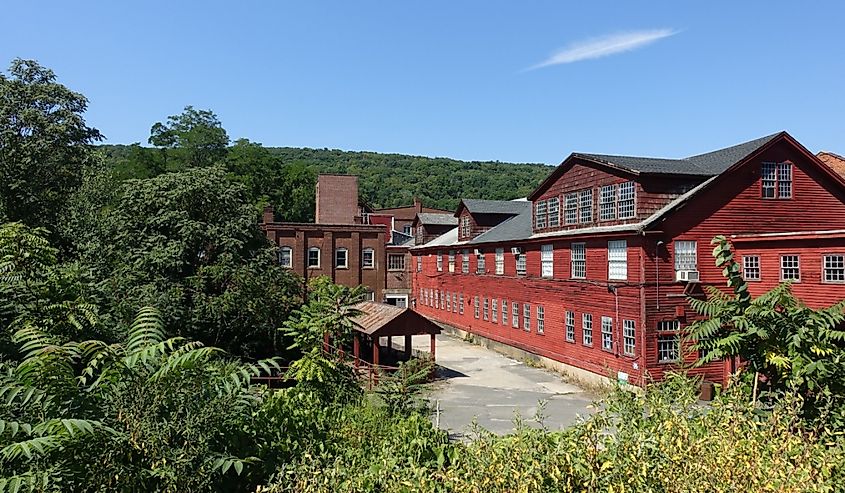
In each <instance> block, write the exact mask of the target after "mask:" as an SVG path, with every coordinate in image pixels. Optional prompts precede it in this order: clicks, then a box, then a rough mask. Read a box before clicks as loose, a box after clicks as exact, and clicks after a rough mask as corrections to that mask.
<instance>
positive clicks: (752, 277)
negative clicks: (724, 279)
mask: <svg viewBox="0 0 845 493" xmlns="http://www.w3.org/2000/svg"><path fill="white" fill-rule="evenodd" d="M742 275H743V277H744V278H745V280H746V281H759V280H760V257H759V256H757V255H746V256H744V257H742Z"/></svg>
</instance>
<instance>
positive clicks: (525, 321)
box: [522, 303, 531, 332]
mask: <svg viewBox="0 0 845 493" xmlns="http://www.w3.org/2000/svg"><path fill="white" fill-rule="evenodd" d="M522 329H523V330H525V332H531V305H530V304H529V303H523V304H522Z"/></svg>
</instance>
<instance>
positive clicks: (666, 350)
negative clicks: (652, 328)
mask: <svg viewBox="0 0 845 493" xmlns="http://www.w3.org/2000/svg"><path fill="white" fill-rule="evenodd" d="M680 330H681V322H680V321H678V320H661V321H660V322H658V323H657V361H659V362H661V363H671V362H674V361H678V360H679V359H680V356H681V340H680V336H679V334H678V332H679V331H680Z"/></svg>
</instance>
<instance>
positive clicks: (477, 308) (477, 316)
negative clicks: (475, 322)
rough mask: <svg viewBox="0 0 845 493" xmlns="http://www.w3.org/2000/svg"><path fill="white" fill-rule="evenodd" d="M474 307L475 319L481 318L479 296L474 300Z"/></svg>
mask: <svg viewBox="0 0 845 493" xmlns="http://www.w3.org/2000/svg"><path fill="white" fill-rule="evenodd" d="M473 305H474V306H475V318H476V319H478V318H481V303H480V302H479V301H478V296H476V297H474V298H473Z"/></svg>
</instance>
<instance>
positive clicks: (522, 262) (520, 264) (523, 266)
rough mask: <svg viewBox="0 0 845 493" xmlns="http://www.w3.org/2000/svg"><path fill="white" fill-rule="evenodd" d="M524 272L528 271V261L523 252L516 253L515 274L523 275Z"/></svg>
mask: <svg viewBox="0 0 845 493" xmlns="http://www.w3.org/2000/svg"><path fill="white" fill-rule="evenodd" d="M526 273H528V261H527V260H526V258H525V253H524V252H523V253H519V254H517V255H516V275H518V276H524V275H525V274H526Z"/></svg>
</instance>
